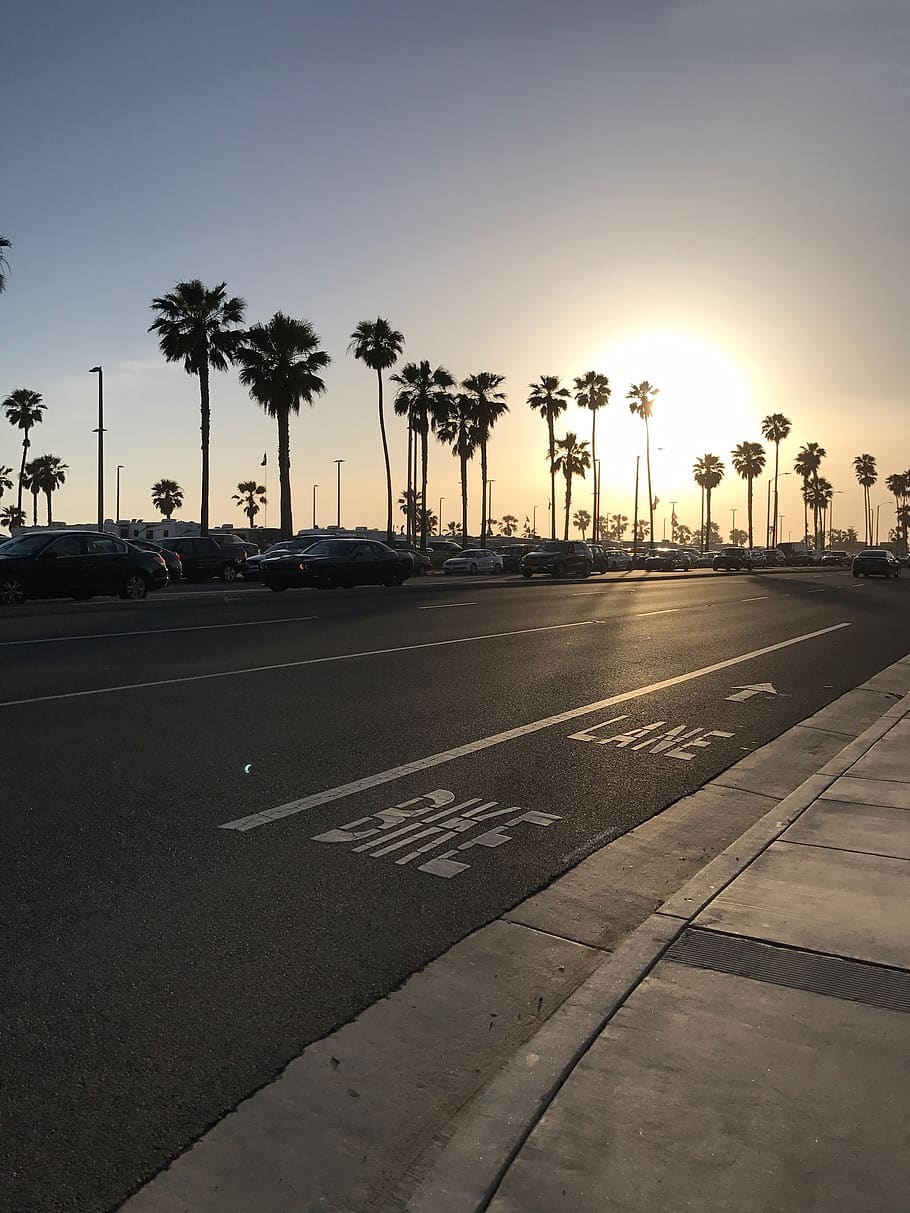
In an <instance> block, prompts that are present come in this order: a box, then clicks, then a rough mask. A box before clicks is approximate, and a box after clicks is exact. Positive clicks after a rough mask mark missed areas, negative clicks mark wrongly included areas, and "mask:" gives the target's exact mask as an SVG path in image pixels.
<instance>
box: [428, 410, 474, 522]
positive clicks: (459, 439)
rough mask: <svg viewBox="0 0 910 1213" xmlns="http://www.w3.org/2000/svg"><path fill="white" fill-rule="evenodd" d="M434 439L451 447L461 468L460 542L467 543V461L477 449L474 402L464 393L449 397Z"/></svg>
mask: <svg viewBox="0 0 910 1213" xmlns="http://www.w3.org/2000/svg"><path fill="white" fill-rule="evenodd" d="M436 437H437V438H438V439H439V441H440V442H444V443H446V444H448V445H449V446H451V448H452V454H453V455H456V456H457V457H458V460H459V465H460V467H461V542H462V545H463V546H467V542H468V460H469V459H473V458H474V452H475V451H476V449H477V421H476V418H475V416H474V401H473V400H472V399H471V398H470V396H468V395H466V394H465V393H464V392H459V393H457V394H456V395H454V396H452V397H451V404H450V406H449V412H448V416H447V417H446V419H445V420H444V421H443V422H442V423H441V424H439V425H437V427H436Z"/></svg>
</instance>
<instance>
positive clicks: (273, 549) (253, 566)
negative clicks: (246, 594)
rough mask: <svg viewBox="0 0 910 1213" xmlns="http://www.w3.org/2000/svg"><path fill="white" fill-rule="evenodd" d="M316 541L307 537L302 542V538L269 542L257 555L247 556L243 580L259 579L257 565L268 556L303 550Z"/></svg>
mask: <svg viewBox="0 0 910 1213" xmlns="http://www.w3.org/2000/svg"><path fill="white" fill-rule="evenodd" d="M314 543H316V540H315V539H308V540H306V542H304V541H303V540H302V539H279V541H278V542H277V543H273V544H271V545H270V546H269V547H267V548H266V549H265V551H264V552H260V553H259V555H258V556H247V558H246V568H245V569H244V570H243V578H244V580H245V581H257V580H258V579H259V566H260V564H261V563H262V562H263V560H268V559H269V557H270V556H277V555H278V554H279V553H280V552H289V551H292V550H293V551H295V552H304V551H306V549H307V548H308V547H312V546H313V544H314Z"/></svg>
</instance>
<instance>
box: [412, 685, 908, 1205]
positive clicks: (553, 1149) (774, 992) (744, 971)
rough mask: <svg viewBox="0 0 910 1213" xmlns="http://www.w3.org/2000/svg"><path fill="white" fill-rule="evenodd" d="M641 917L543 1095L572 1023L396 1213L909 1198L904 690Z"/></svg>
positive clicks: (534, 1042)
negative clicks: (596, 1006)
mask: <svg viewBox="0 0 910 1213" xmlns="http://www.w3.org/2000/svg"><path fill="white" fill-rule="evenodd" d="M635 934H636V937H637V938H633V939H630V941H629V946H628V947H625V945H624V948H625V954H624V955H622V954H621V953H623V948H621V949H619V950H618V952H617V953H616V956H615V962H614V963H613V964H612V973H611V972H605V973H603V974H595V975H594V976H593V977H592V978H590V979H589V981H588V983H586V984H587V985H588V986H592V990H591V991H590V993H589V998H588V1004H589V1005H588V1007H587V1011H588V1013H589V1015H590V1007H591V1006H592V1005H593V1003H594V1001H596V1000H597V999H598V998H599V999H600V1005H603V1000H604V998H606V999H607V1000H609V999H611V998H612V999H613V1005H612V1006H610V1007H609V1009H608V1011H607V1013H606V1014H605V1015H604V1016H603V1019H602V1021H601V1023H600V1025H599V1026H598V1029H597V1030H595V1031H593V1032H592V1033H591V1034H590V1035H589V1036H588V1038H587V1040H582V1039H581V1038H580V1039H579V1045H578V1049H577V1052H576V1054H575V1056H574V1057H573V1059H572V1062H571V1064H569V1065H567V1066H564V1068H563V1070H562V1072H559V1070H558V1067H555V1066H554V1069H553V1083H552V1086H551V1088H550V1091H549V1092H548V1094H547V1096H546V1098H545V1099H539V1098H538V1101H537V1105H536V1106H534V1103H533V1100H529V1099H527V1098H523V1097H522V1088H523V1086H527V1085H528V1080H527V1078H526V1074H527V1073H529V1072H531V1071H533V1070H535V1069H541V1070H543V1071H546V1069H547V1064H548V1056H547V1053H548V1050H549V1049H550V1047H551V1046H557V1049H558V1048H561V1049H563V1050H564V1049H565V1039H562V1040H561V1041H558V1042H557V1039H556V1034H558V1033H559V1032H563V1033H564V1032H566V1031H568V1032H571V1031H572V1024H571V1020H570V1019H568V1018H567V1019H565V1021H564V1022H563V1024H562V1026H561V1027H560V1026H559V1024H558V1023H557V1019H558V1017H554V1020H553V1021H551V1022H550V1024H548V1025H546V1026H545V1027H544V1028H543V1029H542V1030H541V1032H539V1033H538V1035H537V1037H534V1038H532V1039H531V1040H529V1041H528V1044H527V1046H526V1048H525V1049H524V1050H523V1051H522V1054H521V1055H519V1056H518V1057H517V1058H516V1059H515V1062H514V1063H513V1064H512V1066H511V1067H510V1069H509V1071H506V1072H504V1073H503V1075H502V1076H501V1080H499V1081H498V1083H497V1084H494V1085H495V1086H496V1089H495V1090H492V1089H491V1091H490V1092H489V1093H488V1094H487V1095H486V1096H485V1099H484V1101H481V1103H480V1105H479V1106H478V1107H477V1108H476V1109H474V1110H473V1112H472V1113H471V1115H469V1116H468V1117H467V1118H466V1120H465V1121H464V1122H463V1123H462V1125H461V1127H460V1128H459V1129H458V1130H457V1131H456V1134H455V1135H454V1137H453V1138H452V1140H451V1141H450V1143H449V1145H448V1147H447V1148H446V1149H445V1150H444V1151H443V1153H442V1156H441V1157H440V1159H439V1163H438V1165H437V1167H436V1168H435V1170H434V1171H433V1172H432V1173H431V1174H430V1175H429V1176H428V1177H427V1179H426V1181H425V1183H424V1184H423V1186H422V1187H421V1189H420V1190H419V1191H418V1193H417V1194H416V1195H415V1197H414V1199H413V1200H412V1202H411V1204H410V1206H409V1207H410V1209H411V1210H413V1211H414V1213H444V1211H452V1213H454V1211H455V1210H458V1211H459V1213H469V1211H470V1213H475V1211H477V1213H480V1211H481V1210H487V1209H489V1210H490V1213H554V1211H555V1210H560V1209H565V1210H573V1211H575V1210H580V1211H586V1210H591V1211H592V1213H594V1211H596V1213H600V1211H601V1210H624V1211H632V1210H634V1211H636V1213H660V1211H665V1210H666V1211H671V1210H683V1209H687V1210H688V1209H691V1210H701V1211H704V1210H708V1211H711V1210H717V1211H718V1213H720V1211H721V1210H724V1211H729V1210H735V1211H737V1213H739V1211H743V1213H752V1211H755V1213H758V1211H759V1210H761V1211H771V1210H773V1211H774V1213H781V1211H785V1210H793V1211H794V1213H796V1211H797V1210H799V1211H800V1213H804V1211H806V1210H819V1211H822V1210H824V1211H826V1213H827V1211H829V1210H845V1211H846V1210H849V1211H851V1213H854V1211H855V1213H860V1211H862V1213H868V1211H870V1210H875V1211H877V1213H884V1211H891V1210H893V1211H894V1213H898V1211H901V1213H905V1211H906V1210H907V1209H910V1067H908V1061H910V696H908V697H905V698H904V699H902V700H901V701H900V702H899V703H897V704H895V705H894V706H893V707H892V708H890V709H889V710H888V711H887V712H886V713H885V715H884V716H883V717H882V719H881V720H880V721H879V722H877V723H876V724H875V725H873V726H872V727H871V728H870V729H868V730H867V731H866V732H865V733H864V734H862V736H860V737H859V738H857V740H856V741H854V742H852V743H851V744H850V745H848V746H847V747H846V749H844V750H843V751H842V752H841V753H840V754H838V755H837V756H836V757H835V758H834V759H832V760H831V761H830V762H828V763H827V764H826V765H825V766H824V767H822V769H821V771H819V772H818V774H817V775H815V776H812V777H811V778H810V779H809V780H807V781H806V782H805V783H804V784H803V785H802V786H801V787H800V788H799V789H797V791H796V792H794V793H793V794H792V795H791V796H788V797H787V798H786V799H785V800H784V801H782V802H781V803H780V804H779V805H778V806H777V807H776V808H775V810H774V811H773V812H772V813H770V814H769V815H768V816H767V817H766V818H764V819H762V821H760V822H759V823H758V824H757V825H756V826H755V827H754V828H753V829H752V830H750V831H749V832H748V833H747V834H746V835H744V836H743V838H742V839H740V840H739V842H738V843H737V844H735V845H734V846H733V847H731V848H729V849H728V851H726V852H724V854H723V855H721V856H719V857H718V858H717V859H716V860H715V861H714V862H713V863H711V864H709V865H708V867H707V868H706V869H705V870H704V871H703V872H702V873H700V874H699V876H697V877H696V878H695V879H694V880H693V881H691V882H690V884H689V885H687V886H685V887H684V888H683V889H682V890H680V892H679V893H678V894H677V895H676V896H675V897H673V898H672V899H671V900H670V901H669V902H667V903H665V904H664V905H663V906H662V907H661V909H660V910H659V911H658V912H657V913H656V914H654V915H652V916H651V918H650V919H649V920H648V922H646V923H645V924H643V926H642V927H641V928H639V931H638V932H636V933H635ZM605 969H610V966H605ZM598 982H599V984H600V989H599V990H594V989H593V985H594V984H595V983H598ZM611 982H612V987H611ZM584 989H585V987H582V988H581V989H580V991H579V993H580V994H582V993H583V992H584ZM581 1014H582V1013H578V1014H577V1015H576V1020H577V1021H578V1022H580V1019H581ZM604 1020H605V1021H606V1022H605V1023H604V1022H603V1021H604ZM555 1051H557V1050H556V1049H554V1052H555ZM554 1091H555V1096H554ZM522 1120H523V1123H519V1122H521V1121H522ZM510 1138H511V1142H512V1144H511V1146H508V1147H506V1148H505V1149H503V1145H504V1143H506V1142H507V1141H508V1140H509V1139H510ZM484 1173H485V1174H486V1179H487V1182H486V1186H485V1190H484V1191H483V1192H482V1193H481V1187H482V1185H481V1184H479V1183H478V1179H479V1175H482V1174H484Z"/></svg>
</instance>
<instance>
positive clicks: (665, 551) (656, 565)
mask: <svg viewBox="0 0 910 1213" xmlns="http://www.w3.org/2000/svg"><path fill="white" fill-rule="evenodd" d="M691 567H692V562H691V560H690V559H689V557H688V555H687V554H686V553H685V552H680V551H678V550H677V549H676V548H657V549H656V550H655V551H653V552H649V553H648V555H647V556H646V557H645V569H646V571H647V572H649V573H658V572H663V573H675V572H677V571H678V570H680V569H681V570H682V571H683V572H684V573H688V571H689V569H690V568H691Z"/></svg>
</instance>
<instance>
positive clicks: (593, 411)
mask: <svg viewBox="0 0 910 1213" xmlns="http://www.w3.org/2000/svg"><path fill="white" fill-rule="evenodd" d="M596 432H597V409H591V467H592V468H593V469H594V524H593V526H592V527H591V542H592V543H596V542H597V516H598V514H599V513H600V501H599V500H598V492H599V490H600V485H599V484H598V483H597V447H596V446H595V445H594V437H595V434H596Z"/></svg>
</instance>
